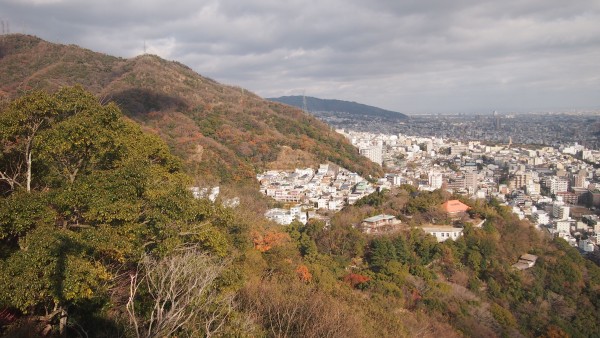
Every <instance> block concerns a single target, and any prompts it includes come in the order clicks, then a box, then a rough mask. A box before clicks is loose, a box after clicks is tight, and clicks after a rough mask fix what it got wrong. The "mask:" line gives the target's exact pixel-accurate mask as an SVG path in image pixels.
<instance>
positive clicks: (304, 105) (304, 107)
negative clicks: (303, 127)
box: [302, 91, 308, 113]
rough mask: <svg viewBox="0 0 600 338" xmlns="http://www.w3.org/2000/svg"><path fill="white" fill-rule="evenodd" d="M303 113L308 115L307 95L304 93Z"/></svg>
mask: <svg viewBox="0 0 600 338" xmlns="http://www.w3.org/2000/svg"><path fill="white" fill-rule="evenodd" d="M302 111H304V112H305V113H308V105H307V104H306V93H305V92H304V91H303V92H302Z"/></svg>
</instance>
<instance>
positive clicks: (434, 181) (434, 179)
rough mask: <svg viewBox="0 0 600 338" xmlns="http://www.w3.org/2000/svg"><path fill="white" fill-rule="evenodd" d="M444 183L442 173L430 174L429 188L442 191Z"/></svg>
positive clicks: (432, 172) (431, 172)
mask: <svg viewBox="0 0 600 338" xmlns="http://www.w3.org/2000/svg"><path fill="white" fill-rule="evenodd" d="M443 183H444V179H443V175H442V173H436V172H434V171H430V172H429V186H430V187H432V188H433V189H440V188H441V187H442V184H443Z"/></svg>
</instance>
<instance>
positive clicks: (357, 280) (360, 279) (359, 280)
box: [344, 273, 371, 288]
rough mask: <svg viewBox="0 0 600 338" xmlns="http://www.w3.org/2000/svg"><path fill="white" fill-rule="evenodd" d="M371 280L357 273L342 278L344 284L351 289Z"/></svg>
mask: <svg viewBox="0 0 600 338" xmlns="http://www.w3.org/2000/svg"><path fill="white" fill-rule="evenodd" d="M370 280H371V278H369V277H368V276H364V275H360V274H357V273H349V274H347V275H346V276H344V282H346V283H348V284H350V286H352V287H353V288H356V287H358V286H360V285H361V284H363V283H366V282H368V281H370Z"/></svg>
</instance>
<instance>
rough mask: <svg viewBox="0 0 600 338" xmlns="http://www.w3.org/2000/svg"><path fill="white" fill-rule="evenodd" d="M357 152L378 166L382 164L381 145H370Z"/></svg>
mask: <svg viewBox="0 0 600 338" xmlns="http://www.w3.org/2000/svg"><path fill="white" fill-rule="evenodd" d="M359 152H360V154H361V155H363V156H365V157H366V158H368V159H369V160H371V161H373V162H375V163H377V164H379V165H381V164H382V163H383V147H382V146H381V145H371V146H368V147H364V148H360V149H359Z"/></svg>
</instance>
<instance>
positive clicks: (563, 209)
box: [552, 201, 571, 220]
mask: <svg viewBox="0 0 600 338" xmlns="http://www.w3.org/2000/svg"><path fill="white" fill-rule="evenodd" d="M570 211H571V208H569V207H568V206H567V205H565V203H564V202H563V201H556V202H554V203H553V204H552V216H553V217H554V218H557V219H559V220H566V219H568V218H569V213H570Z"/></svg>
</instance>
